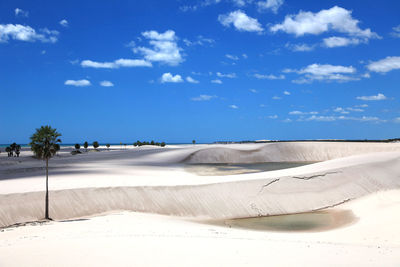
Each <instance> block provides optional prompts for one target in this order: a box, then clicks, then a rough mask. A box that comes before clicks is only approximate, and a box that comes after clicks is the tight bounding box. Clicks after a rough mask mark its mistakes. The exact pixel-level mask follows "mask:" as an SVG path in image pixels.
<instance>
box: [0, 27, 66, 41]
mask: <svg viewBox="0 0 400 267" xmlns="http://www.w3.org/2000/svg"><path fill="white" fill-rule="evenodd" d="M58 34H59V32H58V31H54V30H49V29H47V28H43V29H40V30H39V31H36V30H35V29H33V28H32V27H30V26H24V25H21V24H0V42H8V41H9V40H10V39H12V40H18V41H25V42H35V41H40V42H43V43H55V42H57V40H58Z"/></svg>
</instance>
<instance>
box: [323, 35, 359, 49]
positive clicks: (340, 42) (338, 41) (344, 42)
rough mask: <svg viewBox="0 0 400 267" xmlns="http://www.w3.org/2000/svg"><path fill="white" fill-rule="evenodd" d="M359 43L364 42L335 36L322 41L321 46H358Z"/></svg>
mask: <svg viewBox="0 0 400 267" xmlns="http://www.w3.org/2000/svg"><path fill="white" fill-rule="evenodd" d="M361 42H365V41H363V40H361V39H358V38H346V37H337V36H332V37H329V38H324V39H323V45H324V46H325V47H328V48H332V47H340V46H349V45H358V44H360V43H361Z"/></svg>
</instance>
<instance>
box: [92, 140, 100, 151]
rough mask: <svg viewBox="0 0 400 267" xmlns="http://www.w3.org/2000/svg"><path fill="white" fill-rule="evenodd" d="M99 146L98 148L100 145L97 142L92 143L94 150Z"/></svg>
mask: <svg viewBox="0 0 400 267" xmlns="http://www.w3.org/2000/svg"><path fill="white" fill-rule="evenodd" d="M99 146H100V145H99V142H97V141H94V142H93V147H94V149H96V150H97V148H98V147H99Z"/></svg>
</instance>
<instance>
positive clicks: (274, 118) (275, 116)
mask: <svg viewBox="0 0 400 267" xmlns="http://www.w3.org/2000/svg"><path fill="white" fill-rule="evenodd" d="M277 118H278V115H271V116H268V119H271V120H276V119H277Z"/></svg>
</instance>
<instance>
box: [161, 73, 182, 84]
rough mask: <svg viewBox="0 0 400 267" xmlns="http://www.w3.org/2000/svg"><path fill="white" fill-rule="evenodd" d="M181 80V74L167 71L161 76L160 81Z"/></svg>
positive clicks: (177, 81)
mask: <svg viewBox="0 0 400 267" xmlns="http://www.w3.org/2000/svg"><path fill="white" fill-rule="evenodd" d="M181 82H183V79H182V76H181V75H179V74H177V75H172V74H171V73H169V72H167V73H164V74H163V75H162V76H161V83H181Z"/></svg>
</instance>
